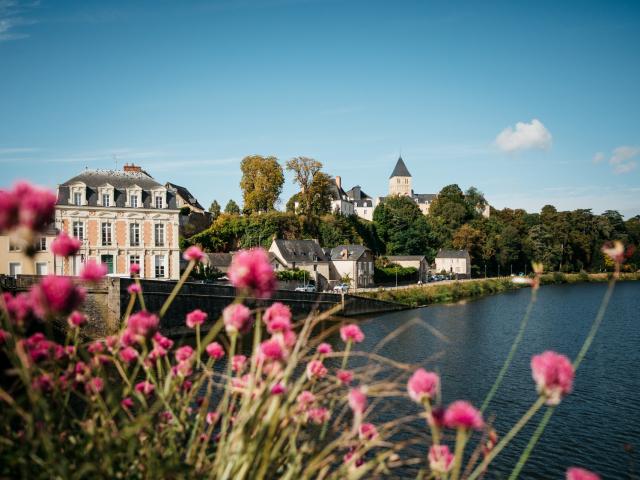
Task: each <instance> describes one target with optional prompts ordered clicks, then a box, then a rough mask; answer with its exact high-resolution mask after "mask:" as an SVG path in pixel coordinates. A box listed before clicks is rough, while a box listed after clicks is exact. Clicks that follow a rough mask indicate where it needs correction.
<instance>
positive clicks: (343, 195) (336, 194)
mask: <svg viewBox="0 0 640 480" xmlns="http://www.w3.org/2000/svg"><path fill="white" fill-rule="evenodd" d="M329 188H330V189H331V199H332V200H349V197H348V196H347V192H345V191H344V190H343V189H342V187H339V186H338V183H337V182H336V181H335V179H333V181H332V182H331V185H330V186H329Z"/></svg>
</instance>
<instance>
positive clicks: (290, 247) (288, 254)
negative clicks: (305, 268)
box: [274, 239, 329, 263]
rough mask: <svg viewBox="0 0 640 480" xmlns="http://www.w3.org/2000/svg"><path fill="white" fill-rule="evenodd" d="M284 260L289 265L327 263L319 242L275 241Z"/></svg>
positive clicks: (327, 259)
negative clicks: (314, 262) (315, 262)
mask: <svg viewBox="0 0 640 480" xmlns="http://www.w3.org/2000/svg"><path fill="white" fill-rule="evenodd" d="M274 242H275V243H276V245H277V247H278V250H280V253H281V254H282V257H283V259H284V260H285V261H286V262H287V263H294V262H295V263H305V262H313V261H318V262H327V261H329V258H328V257H327V255H325V253H324V251H323V250H322V248H321V247H320V244H319V243H318V241H317V240H282V239H276V240H274Z"/></svg>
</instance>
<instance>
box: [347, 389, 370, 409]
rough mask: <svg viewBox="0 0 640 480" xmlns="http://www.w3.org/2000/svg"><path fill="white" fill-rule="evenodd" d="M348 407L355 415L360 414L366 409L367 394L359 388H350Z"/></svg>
mask: <svg viewBox="0 0 640 480" xmlns="http://www.w3.org/2000/svg"><path fill="white" fill-rule="evenodd" d="M348 398H349V407H351V410H353V413H354V414H356V415H362V414H363V413H364V411H365V410H366V409H367V396H366V395H365V394H364V392H363V391H362V390H361V389H359V388H352V389H351V391H350V392H349V397H348Z"/></svg>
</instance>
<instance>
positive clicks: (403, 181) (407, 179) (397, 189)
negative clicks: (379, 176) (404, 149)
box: [389, 156, 413, 197]
mask: <svg viewBox="0 0 640 480" xmlns="http://www.w3.org/2000/svg"><path fill="white" fill-rule="evenodd" d="M412 193H413V189H412V188H411V174H410V173H409V170H408V169H407V166H406V165H405V164H404V161H403V160H402V156H400V157H398V161H397V163H396V167H395V168H394V169H393V172H391V176H390V177H389V195H405V196H408V197H410V196H411V195H412Z"/></svg>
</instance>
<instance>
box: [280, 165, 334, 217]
mask: <svg viewBox="0 0 640 480" xmlns="http://www.w3.org/2000/svg"><path fill="white" fill-rule="evenodd" d="M287 170H289V171H291V172H293V175H294V179H293V181H294V182H295V183H297V184H298V186H299V187H300V192H299V193H297V194H296V195H295V197H296V199H295V200H293V197H292V199H290V200H289V202H291V203H289V202H287V211H295V210H296V209H295V202H298V209H297V211H298V212H299V213H301V214H303V215H324V214H326V213H329V212H330V210H331V189H332V187H333V185H332V184H333V180H332V178H331V177H330V176H329V175H327V174H326V173H323V172H322V171H321V170H322V163H321V162H319V161H317V160H314V159H313V158H308V157H295V158H292V159H291V160H289V161H288V162H287Z"/></svg>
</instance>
